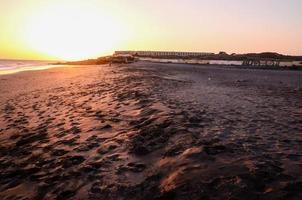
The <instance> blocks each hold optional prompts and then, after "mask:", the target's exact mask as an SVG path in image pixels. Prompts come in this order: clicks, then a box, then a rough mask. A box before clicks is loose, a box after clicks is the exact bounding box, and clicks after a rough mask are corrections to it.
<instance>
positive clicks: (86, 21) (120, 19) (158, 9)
mask: <svg viewBox="0 0 302 200" xmlns="http://www.w3.org/2000/svg"><path fill="white" fill-rule="evenodd" d="M301 10H302V1H300V0H287V1H284V0H245V1H240V0H187V1H182V0H166V1H160V0H152V1H151V0H145V1H142V0H124V1H120V0H110V1H105V0H87V1H82V0H27V1H19V0H0V58H20V59H65V60H66V59H67V60H77V59H85V58H94V57H98V56H102V55H106V54H110V53H112V52H113V51H114V50H128V49H129V50H174V51H177V50H180V51H206V52H218V51H227V52H229V53H233V52H235V53H244V52H263V51H274V52H280V53H284V54H293V55H302V37H301V35H302V15H301Z"/></svg>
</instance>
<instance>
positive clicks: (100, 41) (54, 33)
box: [25, 2, 128, 60]
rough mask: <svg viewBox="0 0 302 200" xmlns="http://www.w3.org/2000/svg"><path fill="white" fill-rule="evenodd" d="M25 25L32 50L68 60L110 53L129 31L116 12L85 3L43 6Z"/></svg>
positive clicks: (26, 38) (28, 42)
mask: <svg viewBox="0 0 302 200" xmlns="http://www.w3.org/2000/svg"><path fill="white" fill-rule="evenodd" d="M25 26H26V27H25V40H26V42H27V44H28V45H29V46H30V47H31V48H32V49H34V50H36V51H38V52H41V53H43V54H48V55H50V56H53V57H56V58H59V59H65V60H77V59H86V58H93V57H97V56H101V55H102V54H106V53H110V52H112V51H113V50H114V48H115V47H116V46H117V45H118V44H119V43H121V42H123V41H124V40H125V39H126V37H127V33H128V30H127V28H126V26H124V25H123V24H122V23H121V22H120V21H119V20H117V19H115V18H114V17H113V15H110V14H108V13H106V12H104V11H102V10H101V9H100V8H98V7H97V8H96V7H94V6H93V5H90V4H85V3H81V2H79V3H77V4H66V5H64V4H62V2H61V3H58V4H52V5H47V6H43V8H42V9H40V10H39V11H38V12H34V14H32V16H31V17H30V18H29V19H27V21H26V22H25Z"/></svg>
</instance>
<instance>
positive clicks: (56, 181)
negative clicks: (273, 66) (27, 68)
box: [0, 62, 302, 200]
mask: <svg viewBox="0 0 302 200" xmlns="http://www.w3.org/2000/svg"><path fill="white" fill-rule="evenodd" d="M0 93H1V96H0V199H106V200H111V199H127V200H128V199H144V200H147V199H302V193H301V188H302V176H301V174H302V163H301V161H302V159H301V156H302V72H301V71H272V70H256V69H253V70H247V69H235V68H229V67H215V66H193V65H182V64H179V65H174V64H155V63H142V62H141V63H135V64H130V65H120V66H118V65H115V66H111V67H109V66H107V65H103V66H87V67H85V66H84V67H77V68H53V69H48V70H42V71H31V72H22V73H18V74H13V75H5V76H0Z"/></svg>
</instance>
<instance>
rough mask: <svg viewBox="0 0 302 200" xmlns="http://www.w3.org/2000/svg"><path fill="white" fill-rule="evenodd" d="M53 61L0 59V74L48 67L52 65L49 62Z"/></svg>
mask: <svg viewBox="0 0 302 200" xmlns="http://www.w3.org/2000/svg"><path fill="white" fill-rule="evenodd" d="M55 62H56V61H41V60H6V59H0V75H1V74H12V73H17V72H21V71H29V70H41V69H48V68H51V67H53V65H51V64H53V63H55Z"/></svg>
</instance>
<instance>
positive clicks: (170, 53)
mask: <svg viewBox="0 0 302 200" xmlns="http://www.w3.org/2000/svg"><path fill="white" fill-rule="evenodd" d="M114 54H115V55H133V56H144V57H148V56H150V57H157V56H159V57H160V56H179V57H189V56H194V57H195V56H196V57H198V56H207V55H213V54H214V53H206V52H176V51H115V53H114Z"/></svg>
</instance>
